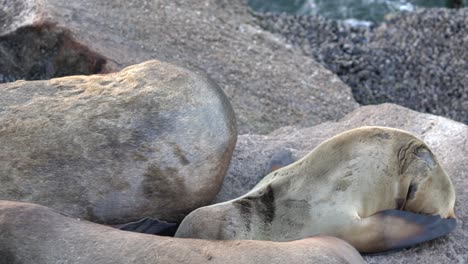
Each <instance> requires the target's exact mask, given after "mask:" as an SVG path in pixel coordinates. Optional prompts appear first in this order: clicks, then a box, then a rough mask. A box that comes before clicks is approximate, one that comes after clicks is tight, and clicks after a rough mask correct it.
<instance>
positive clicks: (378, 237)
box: [361, 210, 456, 253]
mask: <svg viewBox="0 0 468 264" xmlns="http://www.w3.org/2000/svg"><path fill="white" fill-rule="evenodd" d="M363 223H364V225H365V226H366V227H367V229H368V230H367V232H375V234H374V235H372V237H373V240H374V241H368V243H367V245H366V246H364V248H365V249H364V250H361V251H362V253H374V252H386V251H395V250H400V249H403V248H407V247H410V246H413V245H416V244H419V243H422V242H425V241H429V240H432V239H435V238H438V237H441V236H444V235H446V234H448V233H449V232H450V231H452V230H453V229H454V228H455V226H456V220H455V219H454V218H441V217H440V216H436V215H424V214H416V213H412V212H408V211H401V210H385V211H382V212H379V213H377V214H375V215H373V216H370V217H368V218H365V219H363Z"/></svg>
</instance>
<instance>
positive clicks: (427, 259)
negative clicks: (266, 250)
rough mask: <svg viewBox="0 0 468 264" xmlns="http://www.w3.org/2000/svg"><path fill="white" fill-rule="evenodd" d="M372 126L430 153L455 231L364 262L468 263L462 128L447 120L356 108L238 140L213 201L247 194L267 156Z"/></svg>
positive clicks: (466, 147)
mask: <svg viewBox="0 0 468 264" xmlns="http://www.w3.org/2000/svg"><path fill="white" fill-rule="evenodd" d="M365 125H378V126H387V127H393V128H399V129H403V130H406V131H409V132H411V133H413V134H415V135H416V136H418V137H419V138H420V139H422V140H423V141H424V142H426V143H427V144H428V145H429V147H430V148H431V150H433V152H434V154H435V155H436V157H437V159H438V160H439V162H440V163H441V164H442V166H443V167H444V169H445V170H446V172H447V173H448V175H449V176H450V177H451V179H452V181H453V184H454V186H455V190H456V195H457V202H456V204H455V212H456V214H457V216H458V227H457V228H456V229H455V231H454V232H452V233H451V234H450V235H448V236H447V237H444V238H441V239H437V240H434V241H431V242H428V243H425V244H423V245H420V246H417V247H414V248H412V249H409V250H404V251H401V252H397V253H392V254H388V255H382V256H368V257H366V260H367V261H368V262H369V263H460V264H461V263H466V262H467V261H468V254H467V253H466V252H468V225H466V224H465V223H466V222H468V206H467V204H468V171H467V170H466V168H467V167H468V126H466V125H464V124H462V123H458V122H455V121H452V120H449V119H447V118H443V117H438V116H434V115H430V114H422V113H418V112H414V111H412V110H409V109H407V108H404V107H401V106H397V105H393V104H382V105H376V106H362V107H360V108H359V109H357V110H356V111H354V112H352V113H350V114H349V115H347V116H346V117H344V118H343V119H341V120H340V121H339V122H326V123H323V124H320V125H318V126H314V127H311V128H302V129H301V128H296V127H285V128H281V129H279V130H276V131H275V132H273V133H271V134H270V135H251V134H248V135H242V136H239V138H238V143H237V147H236V149H235V151H234V155H233V160H232V161H231V166H230V168H229V171H228V175H227V176H226V180H225V182H224V185H223V187H222V190H221V192H220V193H219V194H218V196H217V200H216V201H217V202H221V201H225V200H228V199H232V198H236V197H238V196H240V195H242V194H244V193H246V192H247V191H249V190H250V189H251V188H252V187H253V186H255V184H256V183H257V182H258V181H259V180H260V179H261V178H262V177H263V176H264V175H265V174H266V171H265V170H266V168H267V167H268V164H269V160H270V158H271V156H272V155H273V154H275V153H277V152H279V151H282V150H284V149H287V150H290V151H291V152H292V154H293V157H294V158H295V159H296V160H297V159H299V158H301V157H303V156H304V155H306V154H307V153H309V152H310V151H311V150H312V149H313V148H314V147H316V146H317V145H318V144H320V143H321V142H322V141H324V140H326V139H328V138H330V137H332V136H334V135H336V134H339V133H341V132H344V131H346V130H349V129H352V128H356V127H360V126H365Z"/></svg>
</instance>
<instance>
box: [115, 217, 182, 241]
mask: <svg viewBox="0 0 468 264" xmlns="http://www.w3.org/2000/svg"><path fill="white" fill-rule="evenodd" d="M114 227H115V228H117V229H120V230H123V231H131V232H137V233H143V234H152V235H158V236H171V237H172V236H174V234H175V233H176V231H177V227H178V225H177V224H175V223H168V222H165V221H161V220H158V219H152V218H149V217H146V218H143V219H141V220H139V221H136V222H131V223H126V224H123V225H118V226H114Z"/></svg>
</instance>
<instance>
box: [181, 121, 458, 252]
mask: <svg viewBox="0 0 468 264" xmlns="http://www.w3.org/2000/svg"><path fill="white" fill-rule="evenodd" d="M454 203H455V192H454V189H453V186H452V183H451V181H450V178H449V177H448V176H447V174H446V173H445V172H444V170H443V169H442V167H441V166H440V164H439V163H438V161H437V160H436V158H435V157H434V155H433V154H432V153H431V151H430V150H429V148H428V146H427V145H426V144H424V142H422V141H421V140H419V139H417V138H416V137H415V136H413V135H411V134H409V133H407V132H404V131H401V130H397V129H391V128H384V127H363V128H358V129H354V130H350V131H348V132H345V133H342V134H339V135H337V136H335V137H333V138H331V139H329V140H327V141H325V142H323V143H322V144H320V145H319V146H318V147H317V148H315V149H314V150H313V151H312V152H311V153H310V154H309V155H307V156H306V157H304V158H303V159H301V160H299V161H297V162H295V163H293V164H291V165H289V166H286V167H284V168H282V169H279V170H277V171H274V172H272V173H270V174H269V175H267V176H266V177H265V178H264V179H263V180H261V181H260V182H259V183H258V184H257V186H255V187H254V188H253V189H252V190H251V191H250V192H248V193H247V194H245V195H244V196H241V197H239V198H237V199H234V200H231V201H228V202H224V203H220V204H215V205H211V206H207V207H203V208H200V209H197V210H196V211H194V212H192V213H191V214H190V215H188V216H187V217H186V218H185V219H184V220H183V222H182V224H181V226H180V228H179V229H178V231H177V233H176V236H178V237H194V238H205V239H260V240H273V241H289V240H295V239H300V238H304V237H310V236H316V235H320V234H322V235H331V236H336V237H339V238H342V239H344V240H346V241H348V242H349V243H350V244H351V245H353V246H354V247H356V248H357V249H358V250H359V251H360V252H382V251H388V250H392V249H398V248H402V247H407V246H410V245H413V244H416V243H419V242H422V241H425V240H429V239H433V238H434V237H437V236H441V235H443V234H446V233H447V232H449V231H450V230H452V229H453V228H454V227H455V220H454V219H449V220H447V219H440V218H439V217H430V216H428V215H440V216H441V217H442V218H453V217H455V216H454V212H453V208H454ZM389 210H391V211H389Z"/></svg>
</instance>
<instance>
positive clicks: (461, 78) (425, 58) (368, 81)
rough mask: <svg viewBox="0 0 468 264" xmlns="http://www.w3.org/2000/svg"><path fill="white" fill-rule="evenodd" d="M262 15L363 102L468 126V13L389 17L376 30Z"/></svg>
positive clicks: (420, 12) (429, 11) (267, 24)
mask: <svg viewBox="0 0 468 264" xmlns="http://www.w3.org/2000/svg"><path fill="white" fill-rule="evenodd" d="M258 17H259V19H258V23H259V24H260V25H262V27H263V28H266V29H268V30H269V31H271V32H275V33H278V34H281V35H282V36H283V37H284V38H285V39H286V40H287V41H288V42H290V43H293V44H295V45H297V46H299V47H301V48H302V50H303V51H304V52H305V53H306V54H308V55H311V56H312V57H314V58H315V59H317V60H318V61H319V62H322V63H323V64H324V65H325V66H326V67H327V68H328V69H330V70H331V71H332V72H334V73H336V74H337V75H338V76H339V77H340V79H341V80H343V81H344V82H345V83H346V84H348V85H349V86H350V87H351V89H352V91H353V94H354V97H355V99H356V100H357V101H358V102H359V103H361V104H378V103H383V102H392V103H396V104H399V105H403V106H406V107H409V108H411V109H414V110H417V111H421V112H427V113H433V114H437V115H443V116H446V117H450V118H452V119H454V120H457V121H461V122H464V123H468V49H467V47H468V38H467V37H466V36H467V35H468V8H463V9H458V10H450V9H442V8H439V9H420V10H417V11H415V12H411V13H399V14H394V15H389V16H387V18H386V20H385V22H384V23H383V24H381V25H380V26H378V27H376V28H373V29H370V30H366V29H359V28H350V27H349V26H346V25H343V24H341V23H337V22H334V21H330V20H327V19H325V18H321V17H318V16H286V15H263V16H262V15H259V16H258Z"/></svg>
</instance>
